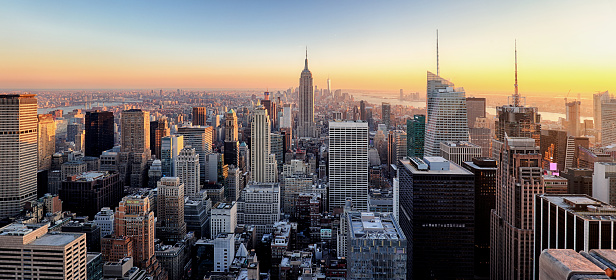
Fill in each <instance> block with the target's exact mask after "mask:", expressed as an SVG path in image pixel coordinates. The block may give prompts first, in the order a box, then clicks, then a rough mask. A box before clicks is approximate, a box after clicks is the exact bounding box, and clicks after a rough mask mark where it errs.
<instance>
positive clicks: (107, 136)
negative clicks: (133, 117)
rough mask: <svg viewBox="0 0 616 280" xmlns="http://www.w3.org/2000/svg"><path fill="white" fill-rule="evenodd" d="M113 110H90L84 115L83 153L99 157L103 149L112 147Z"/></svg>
mask: <svg viewBox="0 0 616 280" xmlns="http://www.w3.org/2000/svg"><path fill="white" fill-rule="evenodd" d="M113 125H114V123H113V112H107V111H99V110H96V111H90V112H86V116H85V130H86V140H85V146H86V148H85V155H86V156H88V157H100V156H101V154H102V153H103V151H106V150H109V149H111V148H113V144H114V130H113Z"/></svg>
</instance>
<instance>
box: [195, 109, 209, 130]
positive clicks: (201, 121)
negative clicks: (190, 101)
mask: <svg viewBox="0 0 616 280" xmlns="http://www.w3.org/2000/svg"><path fill="white" fill-rule="evenodd" d="M192 124H193V125H203V126H207V108H206V107H193V115H192Z"/></svg>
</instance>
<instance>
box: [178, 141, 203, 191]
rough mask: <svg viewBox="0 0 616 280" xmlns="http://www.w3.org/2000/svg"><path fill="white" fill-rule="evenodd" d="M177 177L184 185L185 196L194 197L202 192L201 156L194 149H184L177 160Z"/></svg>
mask: <svg viewBox="0 0 616 280" xmlns="http://www.w3.org/2000/svg"><path fill="white" fill-rule="evenodd" d="M176 167H177V172H176V174H177V177H179V178H180V181H181V183H182V184H184V195H185V196H187V197H194V196H197V195H198V194H199V190H201V176H200V170H201V168H200V164H199V155H198V154H197V152H196V151H195V149H194V148H184V149H182V150H181V151H180V153H179V155H178V156H177V160H176Z"/></svg>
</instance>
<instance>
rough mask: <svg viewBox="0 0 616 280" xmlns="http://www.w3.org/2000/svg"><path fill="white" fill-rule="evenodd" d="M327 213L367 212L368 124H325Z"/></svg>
mask: <svg viewBox="0 0 616 280" xmlns="http://www.w3.org/2000/svg"><path fill="white" fill-rule="evenodd" d="M328 168H329V172H328V173H329V198H328V200H329V210H330V211H332V210H333V209H334V208H342V207H344V204H345V201H346V199H347V198H352V199H353V204H354V206H355V209H356V210H358V211H367V210H368V123H365V122H329V165H328Z"/></svg>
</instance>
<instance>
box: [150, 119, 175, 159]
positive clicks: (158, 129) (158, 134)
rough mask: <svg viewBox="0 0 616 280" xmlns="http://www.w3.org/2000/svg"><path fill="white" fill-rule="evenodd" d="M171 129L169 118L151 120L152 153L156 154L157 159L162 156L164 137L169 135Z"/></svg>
mask: <svg viewBox="0 0 616 280" xmlns="http://www.w3.org/2000/svg"><path fill="white" fill-rule="evenodd" d="M170 133H171V130H170V129H169V121H168V120H167V118H161V119H159V120H157V121H152V122H150V150H151V151H152V155H155V156H156V158H157V159H161V157H160V148H161V142H162V138H163V137H165V136H169V134H170Z"/></svg>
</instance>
